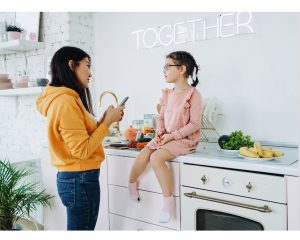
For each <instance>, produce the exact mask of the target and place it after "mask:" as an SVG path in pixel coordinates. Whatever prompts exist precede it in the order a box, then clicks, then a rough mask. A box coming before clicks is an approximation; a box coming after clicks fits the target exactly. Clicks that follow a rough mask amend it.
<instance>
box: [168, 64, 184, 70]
mask: <svg viewBox="0 0 300 240" xmlns="http://www.w3.org/2000/svg"><path fill="white" fill-rule="evenodd" d="M180 66H182V65H181V64H166V65H165V66H164V70H168V69H169V68H170V67H180Z"/></svg>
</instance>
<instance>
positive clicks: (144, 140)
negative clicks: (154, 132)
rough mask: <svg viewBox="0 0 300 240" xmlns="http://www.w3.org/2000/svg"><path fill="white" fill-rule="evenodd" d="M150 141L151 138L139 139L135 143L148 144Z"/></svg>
mask: <svg viewBox="0 0 300 240" xmlns="http://www.w3.org/2000/svg"><path fill="white" fill-rule="evenodd" d="M151 140H152V139H151V138H139V139H138V140H137V142H150V141H151Z"/></svg>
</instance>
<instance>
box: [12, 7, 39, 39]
mask: <svg viewBox="0 0 300 240" xmlns="http://www.w3.org/2000/svg"><path fill="white" fill-rule="evenodd" d="M15 23H16V25H17V26H19V27H21V28H23V29H24V32H23V37H22V39H23V40H28V41H35V42H37V41H38V39H39V24H40V12H16V20H15Z"/></svg>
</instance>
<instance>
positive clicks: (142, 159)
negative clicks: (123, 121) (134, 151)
mask: <svg viewBox="0 0 300 240" xmlns="http://www.w3.org/2000/svg"><path fill="white" fill-rule="evenodd" d="M154 151H155V150H151V149H149V148H147V147H145V148H144V149H142V151H141V152H140V153H139V155H138V156H137V158H136V160H135V162H134V164H133V166H132V168H131V172H130V175H129V183H128V190H129V194H130V197H131V199H132V200H133V201H140V195H139V193H138V184H137V180H138V177H139V176H140V175H141V174H142V173H143V171H144V170H145V168H146V167H147V165H148V162H149V160H150V155H151V154H152V153H153V152H154Z"/></svg>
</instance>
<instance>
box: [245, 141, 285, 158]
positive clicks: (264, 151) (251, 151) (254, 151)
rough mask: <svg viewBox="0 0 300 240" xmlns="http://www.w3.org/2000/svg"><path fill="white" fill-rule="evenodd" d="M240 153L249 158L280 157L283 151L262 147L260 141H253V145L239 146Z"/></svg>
mask: <svg viewBox="0 0 300 240" xmlns="http://www.w3.org/2000/svg"><path fill="white" fill-rule="evenodd" d="M240 154H241V155H242V156H245V157H251V158H270V157H281V156H283V155H284V153H283V152H280V151H276V150H272V148H263V147H262V146H261V144H260V142H254V144H253V147H250V148H248V147H241V148H240Z"/></svg>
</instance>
